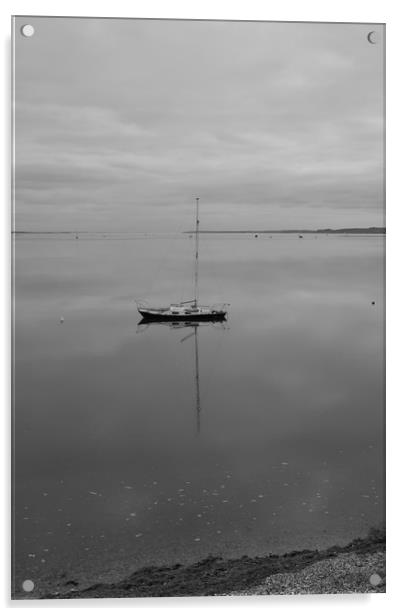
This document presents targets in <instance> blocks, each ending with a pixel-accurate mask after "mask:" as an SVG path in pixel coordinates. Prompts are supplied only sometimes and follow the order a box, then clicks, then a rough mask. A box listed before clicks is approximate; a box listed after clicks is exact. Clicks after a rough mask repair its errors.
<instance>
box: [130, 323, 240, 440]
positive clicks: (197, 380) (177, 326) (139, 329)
mask: <svg viewBox="0 0 402 616" xmlns="http://www.w3.org/2000/svg"><path fill="white" fill-rule="evenodd" d="M157 326H162V327H166V326H168V327H169V329H172V330H177V329H191V330H193V331H191V332H190V333H188V334H187V335H186V336H184V338H182V339H181V340H180V342H185V341H186V340H190V338H193V337H194V387H195V416H196V434H197V435H199V434H200V432H201V394H200V362H199V350H198V329H199V328H200V327H214V328H215V329H221V330H222V329H224V330H226V329H229V327H228V325H227V323H226V322H225V321H221V322H217V321H204V322H196V321H149V320H148V319H141V321H139V323H138V324H137V332H136V333H137V334H142V333H144V332H145V331H146V330H147V329H148V328H149V327H157Z"/></svg>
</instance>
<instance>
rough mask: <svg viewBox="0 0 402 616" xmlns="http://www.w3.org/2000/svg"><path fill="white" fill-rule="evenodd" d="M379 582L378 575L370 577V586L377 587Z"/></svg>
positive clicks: (379, 577) (380, 580)
mask: <svg viewBox="0 0 402 616" xmlns="http://www.w3.org/2000/svg"><path fill="white" fill-rule="evenodd" d="M381 582H382V578H381V576H379V575H378V573H373V575H371V576H370V584H371V585H372V586H379V585H380V584H381Z"/></svg>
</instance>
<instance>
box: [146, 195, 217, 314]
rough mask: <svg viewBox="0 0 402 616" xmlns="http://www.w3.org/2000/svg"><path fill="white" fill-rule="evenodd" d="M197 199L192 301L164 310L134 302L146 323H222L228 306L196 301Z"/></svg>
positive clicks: (197, 198)
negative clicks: (204, 303)
mask: <svg viewBox="0 0 402 616" xmlns="http://www.w3.org/2000/svg"><path fill="white" fill-rule="evenodd" d="M199 201H200V199H199V197H196V199H195V202H196V209H195V253H194V299H191V300H188V301H185V302H179V303H176V304H170V306H168V307H165V308H151V307H149V306H148V305H147V304H146V302H144V301H142V300H136V303H137V308H138V312H139V313H140V315H141V316H142V318H143V319H146V320H148V321H224V320H225V319H226V315H227V309H226V306H227V305H228V304H214V305H210V306H206V305H201V304H200V303H199V299H198V253H199V227H200V219H199Z"/></svg>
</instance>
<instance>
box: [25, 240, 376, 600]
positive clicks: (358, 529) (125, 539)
mask: <svg viewBox="0 0 402 616" xmlns="http://www.w3.org/2000/svg"><path fill="white" fill-rule="evenodd" d="M192 255H193V241H192V240H191V238H189V237H188V236H186V235H161V236H155V235H148V236H146V235H145V234H143V235H139V234H138V235H135V234H131V235H129V234H126V235H124V234H121V235H117V234H114V235H111V234H83V235H80V236H79V238H78V239H75V235H60V236H51V235H43V236H40V235H36V236H29V235H27V236H20V237H18V238H17V239H16V260H15V293H16V305H15V326H16V328H15V538H14V544H15V546H14V549H15V584H16V587H17V588H19V587H20V584H21V582H22V581H23V580H24V579H32V580H33V581H34V582H35V584H36V588H37V589H39V590H40V589H45V588H49V589H52V590H54V589H55V588H56V587H58V586H60V585H61V586H62V585H63V584H64V583H65V582H68V581H70V580H76V581H78V582H80V583H81V582H85V583H87V582H89V581H92V580H95V579H113V578H116V577H119V576H122V575H125V574H126V573H127V572H128V571H129V570H132V569H135V568H137V567H140V566H143V565H145V564H147V565H148V564H156V563H172V562H189V561H194V560H197V559H199V558H202V557H204V556H206V555H208V554H209V553H213V554H221V555H224V556H238V555H242V554H245V553H247V554H250V555H253V554H266V553H268V552H281V551H286V550H289V549H291V550H293V549H299V548H311V547H322V546H325V545H329V544H333V543H336V542H338V543H346V542H347V541H349V540H351V539H352V538H354V537H355V536H357V535H359V534H363V533H365V532H366V531H367V529H368V528H369V527H370V526H372V525H376V524H379V523H381V522H382V521H383V518H384V510H383V508H384V500H383V491H384V464H383V459H384V451H383V441H384V327H383V320H384V305H383V290H384V289H383V266H384V238H383V237H379V236H354V237H343V236H324V235H322V236H320V235H319V236H317V237H315V236H314V235H311V236H307V235H306V236H305V237H304V239H303V240H300V239H299V238H298V237H297V235H296V236H293V235H289V236H287V235H277V236H273V237H272V238H271V237H269V236H268V235H267V236H264V235H260V236H259V237H258V238H254V237H253V236H252V235H236V236H228V235H226V236H220V235H216V236H214V235H210V236H209V235H203V236H201V247H200V258H201V262H200V295H201V300H202V301H205V302H220V301H227V302H230V304H231V306H230V312H229V319H228V322H227V324H226V325H225V326H224V327H223V326H219V325H208V324H207V325H200V326H199V328H198V329H197V339H198V352H199V380H200V399H201V408H200V409H199V412H197V408H196V390H195V387H196V383H195V337H194V336H191V334H192V333H193V332H194V328H191V327H189V328H178V327H169V326H168V325H162V324H152V325H149V326H144V325H139V324H138V323H139V320H140V319H139V315H138V314H137V312H136V306H135V303H134V301H133V300H134V298H146V299H148V300H150V301H151V303H154V304H158V303H162V304H166V302H169V301H179V300H186V299H191V298H192V296H193V290H192ZM373 301H374V302H375V304H374V305H373V304H372V302H373ZM62 319H64V322H61V320H62ZM187 336H189V337H187ZM186 337H187V339H186V340H183V339H184V338H186Z"/></svg>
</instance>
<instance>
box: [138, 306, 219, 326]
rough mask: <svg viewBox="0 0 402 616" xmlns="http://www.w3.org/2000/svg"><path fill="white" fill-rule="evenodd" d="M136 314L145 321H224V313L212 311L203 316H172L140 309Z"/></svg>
mask: <svg viewBox="0 0 402 616" xmlns="http://www.w3.org/2000/svg"><path fill="white" fill-rule="evenodd" d="M138 312H139V313H140V315H141V316H142V318H143V319H144V320H145V321H185V322H187V323H188V322H190V321H226V314H227V313H226V312H225V311H223V310H222V311H220V310H217V311H214V312H208V313H203V314H172V313H156V312H152V311H148V310H144V309H142V308H140V309H138Z"/></svg>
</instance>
